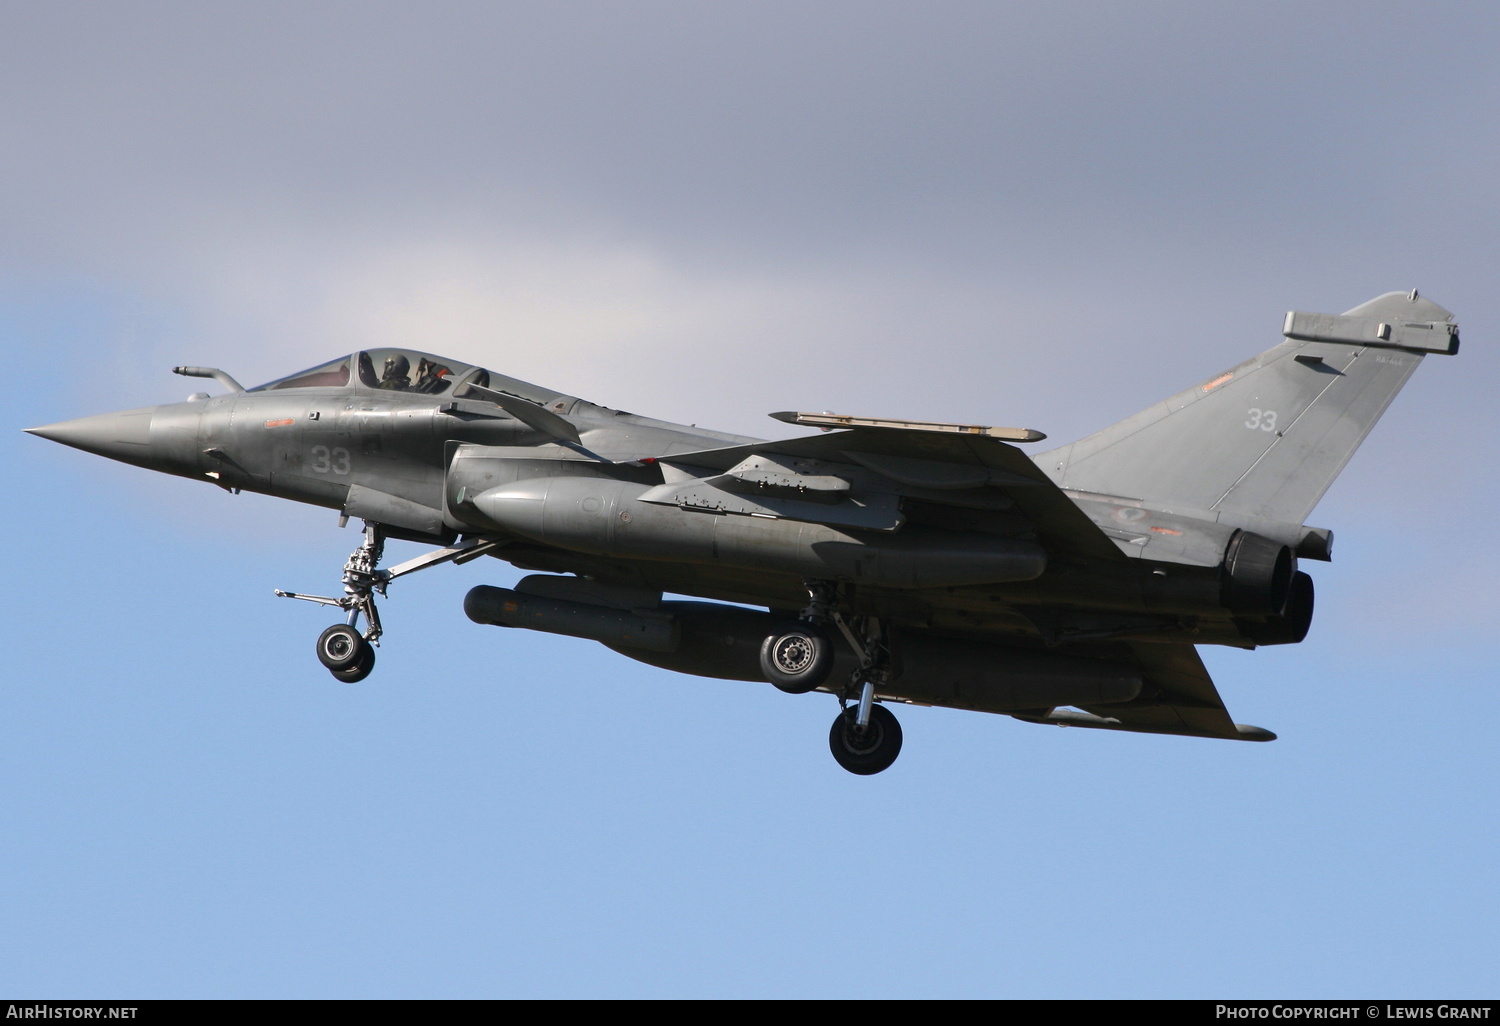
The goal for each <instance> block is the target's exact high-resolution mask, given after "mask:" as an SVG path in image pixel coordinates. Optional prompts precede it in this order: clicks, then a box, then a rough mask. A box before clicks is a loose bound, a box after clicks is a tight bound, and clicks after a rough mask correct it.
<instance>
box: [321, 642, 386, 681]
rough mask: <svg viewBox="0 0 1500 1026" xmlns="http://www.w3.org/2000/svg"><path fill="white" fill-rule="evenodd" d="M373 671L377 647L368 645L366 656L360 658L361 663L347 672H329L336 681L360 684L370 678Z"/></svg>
mask: <svg viewBox="0 0 1500 1026" xmlns="http://www.w3.org/2000/svg"><path fill="white" fill-rule="evenodd" d="M360 640H362V641H363V640H364V639H363V638H361V639H360ZM373 669H375V647H374V646H373V645H370V644H366V645H365V650H364V654H363V655H361V656H360V657H359V662H357V663H355V664H354V665H353V666H351V667H349V668H348V669H347V670H329V671H328V672H329V673H331V674H333V676H334V679H335V680H341V681H343V682H344V683H345V684H358V683H359V682H360V681H362V680H364V679H365V678H366V677H368V676H369V675H370V671H371V670H373Z"/></svg>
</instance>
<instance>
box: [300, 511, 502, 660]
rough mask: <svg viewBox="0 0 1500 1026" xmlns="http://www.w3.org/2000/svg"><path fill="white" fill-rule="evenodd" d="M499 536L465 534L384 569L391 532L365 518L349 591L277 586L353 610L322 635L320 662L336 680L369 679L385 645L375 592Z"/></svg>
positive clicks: (462, 559) (351, 562)
mask: <svg viewBox="0 0 1500 1026" xmlns="http://www.w3.org/2000/svg"><path fill="white" fill-rule="evenodd" d="M500 544H501V543H500V542H499V541H496V540H493V539H490V540H486V539H483V538H465V539H463V540H462V541H460V542H459V543H458V544H457V545H453V546H451V547H449V548H446V549H438V550H437V551H435V552H429V553H427V554H426V555H422V556H418V557H417V558H416V559H411V560H407V561H406V562H405V563H402V564H401V565H400V566H397V567H394V568H392V569H390V570H382V569H380V560H381V557H382V556H384V555H385V531H384V530H383V529H382V528H381V526H380V525H379V524H377V523H375V522H373V521H370V520H366V521H365V531H364V540H363V541H361V542H360V546H359V548H357V549H355V550H354V551H353V552H352V553H350V554H349V559H348V562H346V563H345V564H344V595H343V597H342V598H328V597H327V596H324V595H303V594H300V593H298V592H295V591H282V590H281V589H279V588H278V589H277V590H276V594H277V595H278V596H280V597H281V598H292V599H301V600H302V601H304V602H315V603H317V604H318V605H320V606H337V607H338V608H340V609H342V610H344V612H345V613H346V614H348V615H347V617H346V619H345V621H344V622H343V623H336V624H334V625H333V626H332V627H329V628H328V629H327V630H325V631H324V632H323V633H322V634H320V635H319V636H318V662H320V663H322V664H323V665H324V666H325V667H326V668H327V669H328V672H329V673H331V674H333V676H334V678H335V679H336V680H341V681H343V682H344V683H346V684H354V683H356V682H358V681H362V680H364V679H365V678H366V677H368V676H369V675H370V671H371V670H373V669H374V668H375V649H376V648H377V647H379V645H380V635H381V634H382V633H384V631H383V630H382V629H381V626H380V611H379V610H378V609H376V608H375V595H376V593H379V595H380V597H381V598H384V597H385V589H386V585H388V584H389V583H390V582H391V581H394V580H395V579H396V578H398V577H404V576H405V575H407V574H411V573H416V572H417V571H418V570H425V569H427V568H428V567H430V566H437V565H439V564H441V563H447V562H450V561H451V562H454V563H467V562H468V561H469V560H471V559H476V558H478V557H479V556H482V555H484V554H485V553H487V552H489V551H490V550H491V549H494V548H495V547H497V546H498V545H500ZM361 616H363V617H364V618H365V629H364V632H363V633H361V632H360V630H359V628H358V627H357V626H356V625H357V624H358V623H359V618H360V617H361Z"/></svg>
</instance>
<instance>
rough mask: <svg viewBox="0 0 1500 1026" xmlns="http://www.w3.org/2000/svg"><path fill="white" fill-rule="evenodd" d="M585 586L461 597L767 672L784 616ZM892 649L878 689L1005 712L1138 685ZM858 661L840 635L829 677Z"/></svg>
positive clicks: (480, 590) (1131, 674)
mask: <svg viewBox="0 0 1500 1026" xmlns="http://www.w3.org/2000/svg"><path fill="white" fill-rule="evenodd" d="M539 585H547V586H548V587H545V588H543V587H539ZM590 590H591V589H590V585H589V584H588V582H584V581H580V580H578V579H577V578H568V577H529V578H526V579H525V580H524V581H522V582H521V583H520V584H519V585H518V586H517V590H514V591H513V590H511V589H509V588H492V587H488V586H485V585H481V586H479V587H477V588H474V589H473V590H472V591H470V592H469V594H468V595H467V596H466V597H465V598H464V612H465V613H466V614H468V617H469V619H471V620H473V621H474V622H476V623H486V624H494V625H495V626H498V627H524V628H527V629H529V630H534V631H542V632H544V633H547V634H562V635H566V636H568V637H573V638H588V639H590V640H593V641H599V642H602V643H603V644H605V645H607V646H608V647H610V648H612V649H614V650H615V651H616V652H619V653H620V654H621V655H625V656H629V657H630V658H632V659H636V660H638V661H640V662H643V663H648V664H650V665H652V666H659V667H661V668H662V669H666V670H675V671H677V672H679V673H689V674H693V675H695V676H699V677H718V678H720V679H724V680H749V681H758V680H764V679H765V678H764V677H762V676H761V669H760V661H759V657H758V652H759V649H760V646H761V642H762V641H763V640H764V639H765V637H766V635H767V633H769V632H770V631H771V630H773V629H774V628H775V627H776V625H777V624H778V623H780V622H782V619H783V618H781V617H779V616H777V615H775V614H772V613H764V612H759V611H756V610H751V609H745V608H743V607H739V606H727V605H722V604H720V603H717V602H658V603H656V604H654V605H652V606H649V607H637V608H630V609H626V608H621V606H620V605H614V606H603V605H599V604H597V603H598V601H600V600H599V599H598V598H596V600H595V601H594V602H579V601H575V600H573V599H572V598H567V597H564V596H569V595H577V596H580V597H594V596H591V595H590V594H589V593H590ZM541 591H545V592H547V594H538V592H541ZM895 651H896V659H895V662H894V665H893V666H892V670H893V673H892V676H891V679H890V680H889V682H888V683H887V684H885V685H882V687H881V689H880V692H879V693H880V694H881V695H882V696H884V697H890V698H898V699H903V700H906V701H914V702H926V703H942V704H945V705H954V706H957V707H959V708H968V709H980V710H985V711H989V712H1005V711H1010V710H1018V709H1040V708H1047V709H1050V708H1054V707H1056V706H1064V705H1079V704H1084V705H1096V704H1098V703H1116V702H1128V701H1130V700H1131V699H1133V698H1135V697H1136V696H1137V695H1138V694H1139V693H1140V690H1141V683H1142V682H1141V675H1140V672H1139V671H1138V670H1137V669H1135V668H1134V667H1131V666H1125V665H1121V664H1118V663H1114V662H1110V661H1107V660H1101V659H1086V658H1081V657H1077V656H1071V655H1067V654H1064V653H1060V652H1052V651H1047V650H1039V649H1019V648H1008V647H1004V646H1000V645H990V644H984V643H981V642H972V641H962V640H958V639H953V638H940V637H930V636H926V635H922V634H916V633H902V634H900V635H898V636H897V638H896V640H895ZM859 665H860V661H859V658H858V657H857V656H856V655H855V654H854V651H853V650H852V649H851V648H849V647H848V646H847V645H846V644H844V643H843V641H842V640H839V641H837V642H835V658H834V668H833V672H832V673H831V674H830V676H829V680H830V681H844V680H848V679H849V675H850V674H851V673H853V672H854V671H855V670H857V669H858V667H859Z"/></svg>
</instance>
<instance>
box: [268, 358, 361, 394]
mask: <svg viewBox="0 0 1500 1026" xmlns="http://www.w3.org/2000/svg"><path fill="white" fill-rule="evenodd" d="M351 359H353V357H349V356H341V357H339V358H338V359H337V360H329V361H328V362H327V363H325V364H322V365H321V366H318V367H314V368H312V369H311V370H305V371H299V372H298V373H296V374H292V375H290V376H288V377H285V378H277V379H276V380H275V381H271V382H268V383H266V384H264V385H257V386H256V387H254V388H252V389H250V391H252V392H275V391H279V390H280V389H283V388H342V387H344V386H345V385H347V384H349V361H350V360H351Z"/></svg>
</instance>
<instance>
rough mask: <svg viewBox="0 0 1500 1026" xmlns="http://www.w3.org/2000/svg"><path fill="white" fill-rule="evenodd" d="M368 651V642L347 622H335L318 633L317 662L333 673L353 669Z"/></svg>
mask: <svg viewBox="0 0 1500 1026" xmlns="http://www.w3.org/2000/svg"><path fill="white" fill-rule="evenodd" d="M368 651H370V643H369V642H368V641H366V640H365V637H364V635H363V634H361V633H359V631H357V630H355V629H354V628H353V627H351V626H349V625H348V624H344V623H336V624H334V625H333V626H332V627H330V628H328V629H327V630H326V631H324V632H323V633H322V634H320V635H318V662H320V663H322V664H323V665H324V666H326V667H328V668H329V669H330V670H332V671H334V672H335V673H337V672H339V671H340V670H351V669H353V668H354V667H355V666H357V665H358V664H359V661H360V658H361V657H362V656H363V655H364V653H366V652H368ZM372 665H373V663H372Z"/></svg>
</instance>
